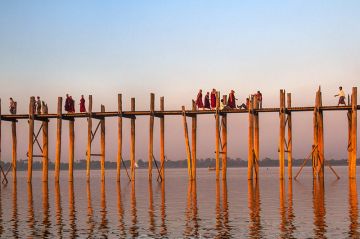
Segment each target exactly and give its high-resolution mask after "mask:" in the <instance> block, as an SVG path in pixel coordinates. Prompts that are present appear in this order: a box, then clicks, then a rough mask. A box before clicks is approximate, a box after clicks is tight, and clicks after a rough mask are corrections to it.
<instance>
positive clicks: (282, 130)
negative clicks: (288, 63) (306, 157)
mask: <svg viewBox="0 0 360 239" xmlns="http://www.w3.org/2000/svg"><path fill="white" fill-rule="evenodd" d="M284 142H285V90H280V137H279V165H280V175H279V176H280V180H282V179H284V173H285V172H284V165H285V145H284Z"/></svg>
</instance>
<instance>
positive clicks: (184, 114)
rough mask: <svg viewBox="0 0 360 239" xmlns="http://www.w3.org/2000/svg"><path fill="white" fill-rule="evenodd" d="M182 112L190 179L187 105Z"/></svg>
mask: <svg viewBox="0 0 360 239" xmlns="http://www.w3.org/2000/svg"><path fill="white" fill-rule="evenodd" d="M182 114H183V124H184V136H185V147H186V156H187V165H188V175H189V180H191V178H192V177H191V174H192V170H191V150H190V143H189V132H188V127H187V122H186V113H185V106H182Z"/></svg>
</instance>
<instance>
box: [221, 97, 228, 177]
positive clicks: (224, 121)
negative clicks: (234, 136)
mask: <svg viewBox="0 0 360 239" xmlns="http://www.w3.org/2000/svg"><path fill="white" fill-rule="evenodd" d="M223 101H224V104H225V105H226V104H227V99H226V95H223ZM221 136H222V139H221V143H222V147H221V148H222V162H221V167H222V168H221V169H222V179H223V180H226V172H227V115H226V114H223V115H222V117H221Z"/></svg>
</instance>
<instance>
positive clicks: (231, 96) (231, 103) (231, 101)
mask: <svg viewBox="0 0 360 239" xmlns="http://www.w3.org/2000/svg"><path fill="white" fill-rule="evenodd" d="M235 100H236V98H235V91H234V90H231V91H230V94H229V100H228V103H227V105H228V106H229V107H230V108H231V109H235V108H236V103H235Z"/></svg>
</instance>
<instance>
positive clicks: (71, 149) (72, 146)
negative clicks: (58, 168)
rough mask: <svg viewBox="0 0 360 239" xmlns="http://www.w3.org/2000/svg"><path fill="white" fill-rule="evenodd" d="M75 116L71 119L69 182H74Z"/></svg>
mask: <svg viewBox="0 0 360 239" xmlns="http://www.w3.org/2000/svg"><path fill="white" fill-rule="evenodd" d="M74 128H75V118H71V119H70V120H69V182H73V178H74V177H73V175H74V174H73V173H74V150H75V147H74V141H75V132H74Z"/></svg>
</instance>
